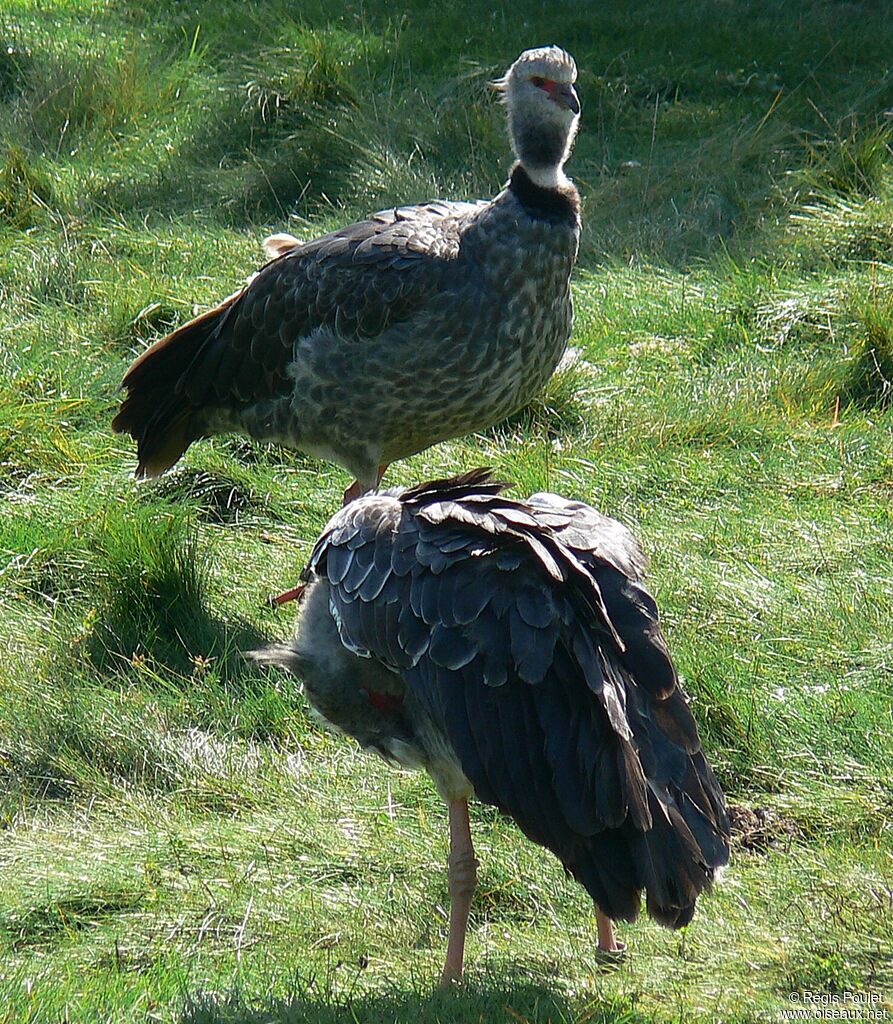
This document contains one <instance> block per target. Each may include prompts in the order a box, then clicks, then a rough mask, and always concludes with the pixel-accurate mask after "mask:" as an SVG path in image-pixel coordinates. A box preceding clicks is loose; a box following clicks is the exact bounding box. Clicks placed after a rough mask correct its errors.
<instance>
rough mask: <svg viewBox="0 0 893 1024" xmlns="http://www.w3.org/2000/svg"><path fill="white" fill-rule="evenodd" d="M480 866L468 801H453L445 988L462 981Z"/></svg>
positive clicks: (443, 980) (441, 984) (443, 982)
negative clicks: (448, 938)
mask: <svg viewBox="0 0 893 1024" xmlns="http://www.w3.org/2000/svg"><path fill="white" fill-rule="evenodd" d="M477 867H478V862H477V860H475V856H474V846H473V845H472V843H471V829H470V827H469V824H468V801H467V800H453V801H452V803H451V804H450V859H449V868H450V874H449V877H450V940H449V942H448V944H447V955H446V963H445V964H444V967H443V974H442V975H441V976H440V986H441V988H447V987H449V986H450V985H452V984H453V983H454V982H459V981H461V980H462V961H463V959H464V956H465V932H466V929H467V928H468V912H469V911H470V910H471V897H472V896H473V895H474V889H475V886H476V885H477Z"/></svg>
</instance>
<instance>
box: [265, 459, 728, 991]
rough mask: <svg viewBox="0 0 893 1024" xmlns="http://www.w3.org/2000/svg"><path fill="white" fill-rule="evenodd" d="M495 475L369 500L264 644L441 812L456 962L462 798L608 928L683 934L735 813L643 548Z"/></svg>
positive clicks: (466, 890) (319, 552)
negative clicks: (522, 494) (519, 838)
mask: <svg viewBox="0 0 893 1024" xmlns="http://www.w3.org/2000/svg"><path fill="white" fill-rule="evenodd" d="M504 487H505V485H504V484H501V483H498V482H496V481H494V480H493V479H492V478H491V477H490V476H489V473H488V472H487V471H486V470H473V471H472V472H470V473H466V474H465V475H463V476H458V477H455V478H453V479H450V480H435V481H433V482H431V483H425V484H420V485H419V486H417V487H412V488H410V489H409V490H399V489H397V490H392V491H387V492H384V493H382V494H379V495H370V496H366V497H363V498H360V499H359V500H357V501H355V502H353V503H352V504H350V505H348V506H347V507H345V508H342V509H341V510H340V511H339V512H338V513H337V515H335V516H334V517H333V518H332V519H331V520H330V521H329V523H328V525H327V526H326V528H325V530H324V531H323V534H322V536H321V537H320V538H319V540H318V541H317V543H316V546H315V547H314V549H313V552H312V554H311V556H310V562H309V565H308V567H307V569H306V570H305V573H304V578H305V579H307V580H308V581H309V584H308V586H307V587H306V589H305V591H304V593H303V595H302V597H301V612H300V616H299V622H298V632H297V636H296V638H295V639H294V640H293V641H292V642H290V643H287V644H279V645H273V646H271V647H268V648H265V649H264V650H261V651H256V652H254V653H253V657H254V658H255V659H256V660H259V661H262V662H265V663H269V664H275V665H279V666H280V667H282V668H285V669H287V670H288V671H290V672H293V673H294V674H295V675H297V676H299V677H300V678H301V679H302V680H303V681H304V686H305V689H306V693H307V696H308V698H309V700H310V702H311V704H313V705H314V707H315V708H316V709H317V710H318V711H319V712H320V713H321V714H322V716H323V717H324V718H325V719H327V720H328V721H329V722H330V723H331V724H332V725H334V726H335V727H336V728H338V729H339V730H341V731H343V732H345V733H348V734H349V735H351V736H353V737H354V738H355V739H357V740H358V741H359V742H360V743H361V744H362V745H363V746H364V747H367V748H370V749H372V750H375V751H377V752H378V753H380V754H381V755H382V756H384V757H385V758H386V759H387V760H389V761H394V762H397V763H399V764H402V765H404V766H406V767H414V768H417V767H422V768H425V769H426V770H427V771H428V772H429V774H430V775H431V777H432V779H433V781H434V784H435V785H436V786H437V789H438V790H439V792H440V794H441V796H442V797H443V799H444V800H445V801H446V802H447V804H448V805H449V820H450V857H449V883H450V884H449V888H450V904H451V905H450V936H449V944H448V948H447V956H446V964H445V966H444V969H443V975H442V978H441V982H442V983H443V984H449V983H450V982H451V981H457V980H459V979H460V978H461V975H462V961H463V953H464V947H465V931H466V926H467V922H468V913H469V908H470V903H471V897H472V893H473V891H474V888H475V884H476V877H477V876H476V868H477V862H476V860H475V857H474V849H473V847H472V842H471V833H470V829H469V820H468V803H467V801H468V799H469V798H470V797H471V796H472V795H474V796H476V797H477V798H478V799H479V800H482V801H483V802H484V803H488V804H493V805H494V806H495V807H497V808H499V810H500V811H502V812H503V813H504V814H507V815H508V816H510V817H511V818H513V819H514V820H515V822H516V823H517V824H518V826H519V827H520V828H521V830H522V831H523V832H524V834H525V835H526V836H528V838H530V839H532V840H533V841H534V842H537V843H540V844H541V845H542V846H545V847H547V848H548V849H549V850H551V851H552V852H553V853H554V854H555V855H556V856H557V857H558V858H559V860H560V861H561V862H562V864H563V865H564V867H565V869H566V870H567V872H568V873H569V874H570V875H572V876H573V877H574V878H575V879H576V880H577V881H578V882H580V883H581V884H582V885H583V886H584V887H585V889H586V890H587V891H588V892H589V894H590V895H591V896H592V898H593V900H594V901H595V905H596V909H597V918H598V946H599V948H600V949H602V950H605V951H617V950H619V949H622V948H623V947H622V945H621V944H619V943H618V942H617V940H616V939H615V937H614V931H613V925H612V920H615V919H617V918H622V919H624V920H628V921H632V920H634V919H635V917H636V914H637V913H638V910H639V905H640V896H641V892H642V890H644V891H645V892H646V894H647V907H648V913H649V914H650V915H651V917H653V918H655V919H656V920H657V921H659V922H660V923H661V924H664V925H667V926H668V927H670V928H680V927H682V926H683V925H685V924H687V923H688V922H689V921H690V920H691V918H692V915H693V914H694V910H695V901H696V899H697V897H698V894H699V893H700V892H702V891H703V890H704V889H706V888H708V887H709V886H710V884H711V882H712V881H713V879H714V877H715V875H716V873H717V870H718V869H719V868H720V867H722V866H723V865H724V864H725V863H726V862H727V861H728V854H729V850H728V837H729V822H728V818H727V816H726V809H725V802H724V799H723V795H722V792H721V790H720V787H719V783H718V782H717V780H716V777H715V776H714V774H713V771H712V770H711V768H710V766H709V764H708V763H707V761H706V759H705V758H704V754H703V752H702V750H701V744H700V741H699V739H698V732H697V728H696V726H695V722H694V719H693V718H692V715H691V712H690V710H689V707H688V703H687V701H686V698H685V695H684V694H683V692H682V690H681V689H680V686H679V682H678V679H677V676H676V671H675V669H674V668H673V663H672V661H671V660H670V654H669V651H668V650H667V646H666V643H665V641H664V637H663V635H662V633H661V631H660V626H659V624H658V614H657V608H656V606H655V604H654V600H653V599H652V597H651V595H650V594H649V593H648V591H647V590H646V589H645V587H644V585H643V583H642V579H643V574H644V571H645V556H644V554H643V552H642V549H641V547H640V546H639V543H638V542H637V541H636V539H635V537H633V535H632V534H631V533H630V532H629V531H628V530H627V529H626V528H625V527H624V526H622V525H621V524H620V523H618V522H616V521H614V520H612V519H608V518H606V517H605V516H602V515H600V514H599V513H598V512H596V511H595V509H592V508H590V507H589V506H588V505H584V504H582V503H580V502H575V501H568V500H566V499H564V498H561V497H559V496H558V495H555V494H535V495H533V497H531V498H529V499H528V500H527V501H516V500H512V499H510V498H506V497H504V496H503V495H502V494H501V491H502V490H503V488H504Z"/></svg>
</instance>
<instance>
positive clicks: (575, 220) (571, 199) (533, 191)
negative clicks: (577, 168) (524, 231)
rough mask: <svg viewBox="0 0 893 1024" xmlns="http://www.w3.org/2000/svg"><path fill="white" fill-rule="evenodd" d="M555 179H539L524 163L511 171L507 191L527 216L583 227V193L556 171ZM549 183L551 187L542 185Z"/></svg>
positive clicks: (516, 165) (517, 164)
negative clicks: (581, 209) (544, 182)
mask: <svg viewBox="0 0 893 1024" xmlns="http://www.w3.org/2000/svg"><path fill="white" fill-rule="evenodd" d="M557 172H558V173H557V175H556V176H555V178H554V179H548V178H547V179H544V178H543V177H542V176H540V177H539V179H538V180H537V179H536V178H534V176H533V175H532V174H531V173H530V171H529V170H528V168H527V167H526V166H525V165H524V163H523V162H521V161H519V162H518V163H516V164H515V166H514V167H513V168H512V174H511V177H510V178H509V181H508V189H509V191H510V192H511V193H512V195H514V197H515V198H516V199H517V200H518V202H519V203H520V204H521V206H522V207H523V208H524V211H525V212H526V213H527V215H528V216H530V217H533V218H534V219H536V220H548V221H551V222H552V223H563V224H567V225H568V226H569V227H574V228H577V227H579V225H580V194H579V192H577V189H576V187H575V186H574V183H573V182H572V181H571V180H570V179H569V178H567V177H565V175H564V173H563V172H562V171H561V168H560V167H559V168H557ZM543 181H548V184H543Z"/></svg>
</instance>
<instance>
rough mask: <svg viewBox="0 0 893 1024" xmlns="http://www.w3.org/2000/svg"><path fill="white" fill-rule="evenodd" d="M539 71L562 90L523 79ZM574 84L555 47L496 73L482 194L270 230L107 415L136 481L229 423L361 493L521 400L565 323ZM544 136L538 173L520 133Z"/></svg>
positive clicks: (574, 229) (536, 156) (572, 249)
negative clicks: (567, 164) (239, 280)
mask: <svg viewBox="0 0 893 1024" xmlns="http://www.w3.org/2000/svg"><path fill="white" fill-rule="evenodd" d="M542 74H550V75H556V76H561V77H560V80H561V82H562V83H563V84H562V85H561V86H560V88H559V87H558V86H556V85H555V82H554V81H552V80H551V79H548V84H549V87H550V88H551V92H550V91H549V89H547V88H545V87H537V86H535V85H533V84H531V82H532V81H539V82H543V81H544V79H542V78H539V77H538V75H542ZM575 76H576V68H575V67H574V66H573V61H572V60H571V59H570V58H569V57H568V55H567V54H565V53H564V52H563V51H561V50H560V49H558V48H557V47H550V48H545V49H543V50H536V51H527V52H526V53H525V54H522V56H521V57H520V58H519V59H518V61H516V62H515V64H513V65H512V68H510V69H509V72H508V73H507V75H506V79H505V80H504V88H505V97H506V104H507V107H508V113H509V118H510V120H511V123H512V132H513V134H512V142H513V145H514V147H515V150H516V153H517V155H518V157H519V162H518V164H517V165H516V166H515V168H514V170H513V173H512V176H511V179H510V181H509V182H508V184H507V186H506V188H505V189H504V190H503V191H502V192H500V193H499V195H498V196H496V198H495V199H492V200H490V201H487V202H477V203H464V202H439V201H438V202H431V203H426V204H423V205H420V206H409V207H401V208H399V209H392V210H385V211H382V212H381V213H377V214H375V215H374V216H372V217H370V218H369V219H368V220H364V221H361V222H359V223H356V224H352V225H349V226H348V227H345V228H341V229H339V230H337V231H334V232H332V233H331V234H328V235H325V236H324V237H322V238H318V239H316V240H314V241H310V242H307V243H305V244H301V243H299V242H297V240H296V239H295V240H294V242H295V244H294V245H292V244H291V240H290V239H289V238H288V236H274V238H273V239H272V240H271V241H272V244H271V245H269V246H268V248H269V249H270V250H271V251H272V252H274V253H280V254H281V255H278V256H277V258H275V259H273V260H272V261H271V262H270V263H268V264H267V265H266V266H265V267H264V268H263V269H262V270H260V271H259V272H258V273H257V274H256V275H254V276H253V277H252V278H251V279H250V281H249V283H248V284H247V285H246V286H245V287H244V288H242V289H241V290H240V291H238V292H236V293H235V294H233V295H231V296H230V297H229V298H227V299H225V300H224V301H223V302H222V303H221V304H220V305H219V306H218V307H216V308H215V309H213V310H211V311H209V312H208V313H205V314H204V315H203V316H201V317H198V318H197V319H195V320H193V321H191V322H190V323H188V324H186V325H185V326H183V327H181V328H180V329H179V330H177V331H175V332H174V333H173V334H171V335H169V336H168V337H166V338H163V339H161V340H160V341H158V342H156V343H155V344H154V345H153V346H151V347H150V348H149V349H147V351H146V352H144V353H143V354H142V355H141V356H140V357H139V359H137V360H136V361H135V362H134V364H133V365H132V366H131V368H130V369H129V370H128V372H127V374H126V376H125V378H124V382H123V386H124V387H125V388H126V389H127V392H128V393H127V396H126V398H125V399H124V401H123V402H122V405H121V408H120V411H119V413H118V415H117V416H116V417H115V419H114V421H113V427H114V429H115V430H118V431H126V432H128V433H130V434H131V435H132V436H133V437H134V438H135V440H136V441H137V446H138V454H139V464H138V467H137V473H138V474H139V475H150V476H151V475H156V474H158V473H161V472H163V471H164V470H165V469H167V468H168V467H169V466H170V465H172V464H173V463H174V462H175V461H176V460H177V459H178V458H179V457H180V455H181V454H182V453H183V452H184V451H185V449H186V448H187V447H188V446H189V444H190V443H191V442H192V441H193V440H195V439H197V438H200V437H203V436H207V435H210V434H216V433H221V432H226V431H231V430H237V431H243V432H245V433H248V434H250V435H251V436H252V437H254V438H257V439H260V440H272V441H278V442H280V443H282V444H285V445H287V446H290V447H294V448H298V449H301V450H304V451H307V452H309V453H311V454H315V455H318V456H321V457H324V458H330V459H333V460H334V461H336V462H339V463H340V464H341V465H343V466H345V467H346V468H347V469H349V470H350V471H351V472H352V473H354V474H355V476H356V477H357V479H358V481H359V482H360V484H361V486H362V488H363V489H369V488H371V487H374V486H375V485H376V483H377V482H378V479H379V466H384V465H386V464H387V463H389V462H392V461H394V460H395V459H400V458H404V457H406V456H408V455H411V454H413V453H414V452H417V451H420V450H421V449H423V448H426V447H428V446H429V445H431V444H434V443H435V442H437V441H441V440H445V439H447V438H450V437H455V436H459V435H462V434H465V433H468V432H471V431H475V430H480V429H483V428H485V427H487V426H489V425H490V424H492V423H495V422H497V421H498V420H500V419H502V418H504V417H505V416H507V415H509V414H511V413H512V412H514V411H516V410H517V409H519V408H520V407H522V406H523V405H524V404H525V403H527V402H528V401H529V400H530V399H531V398H533V397H534V396H535V395H536V394H537V392H538V391H539V390H540V389H541V388H542V386H543V384H544V383H545V382H546V380H548V378H549V376H550V375H551V374H552V371H553V370H554V369H555V367H556V365H557V364H558V362H559V360H560V358H561V355H562V353H563V351H564V349H565V346H566V343H567V339H568V337H569V335H570V331H571V323H572V304H571V294H570V275H571V270H572V268H573V265H574V261H575V259H576V254H577V246H578V241H579V231H580V221H579V197H578V195H577V191H576V189H575V188H574V186H573V185H572V184H571V183H570V182H569V181H568V180H567V179H566V178H565V177H564V175H563V172H562V170H561V165H562V164H563V162H564V160H565V159H566V157H567V154H568V152H569V150H570V146H571V144H572V142H573V138H574V134H575V131H576V124H577V111H578V110H579V106H578V105H577V102H576V97H575V94H574V92H573V85H572V82H573V79H574V78H575ZM546 134H548V135H549V137H550V138H552V139H553V141H555V145H553V146H552V150H551V153H552V156H551V160H552V163H551V164H550V163H549V162H548V160H546V164H544V163H543V160H544V157H543V154H542V152H541V151H540V150H541V147H540V148H535V147H533V146H532V143H531V141H530V140H532V139H535V138H537V137H540V136H542V137H545V135H546ZM283 238H284V239H285V240H284V241H283Z"/></svg>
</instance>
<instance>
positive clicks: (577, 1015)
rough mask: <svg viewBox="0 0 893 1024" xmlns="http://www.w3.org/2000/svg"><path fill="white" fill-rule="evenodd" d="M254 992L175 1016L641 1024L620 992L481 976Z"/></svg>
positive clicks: (269, 1021) (213, 1021) (202, 1022)
mask: <svg viewBox="0 0 893 1024" xmlns="http://www.w3.org/2000/svg"><path fill="white" fill-rule="evenodd" d="M313 988H314V986H313V984H312V983H311V984H310V985H306V986H303V987H302V990H301V991H296V992H294V993H292V994H290V995H288V996H284V997H280V998H267V999H260V1000H253V999H247V998H245V997H243V996H241V995H238V994H231V995H227V996H210V995H203V996H195V997H193V998H191V999H190V1001H189V1003H188V1004H187V1007H186V1009H185V1011H184V1014H183V1017H182V1018H181V1024H341V1022H356V1024H403V1022H406V1024H465V1022H477V1021H485V1022H486V1024H503V1022H505V1024H517V1022H518V1021H521V1022H524V1024H582V1022H583V1021H586V1022H587V1024H643V1022H644V1021H645V1019H646V1018H645V1017H643V1016H642V1015H641V1014H639V1013H638V1012H636V1011H635V1009H634V1008H633V1005H632V1003H631V1002H630V1001H629V1000H627V999H625V998H622V997H611V998H608V999H599V1000H585V999H579V1000H574V1005H572V1004H571V1001H570V1000H569V999H568V998H567V996H566V995H564V994H563V993H561V992H558V991H556V990H555V989H553V988H551V987H549V986H548V985H547V984H546V983H545V982H539V981H535V980H532V979H531V980H526V979H521V978H518V979H512V978H503V979H497V978H495V977H487V978H482V979H479V980H478V979H476V980H474V981H472V982H471V983H466V984H465V985H463V986H462V987H461V988H454V989H451V990H448V991H439V990H438V991H435V992H433V993H432V994H430V995H426V994H422V993H419V992H407V991H399V990H393V991H390V992H385V993H379V994H363V995H357V996H350V995H347V996H341V995H333V994H329V993H326V992H325V991H322V992H315V991H313Z"/></svg>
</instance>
